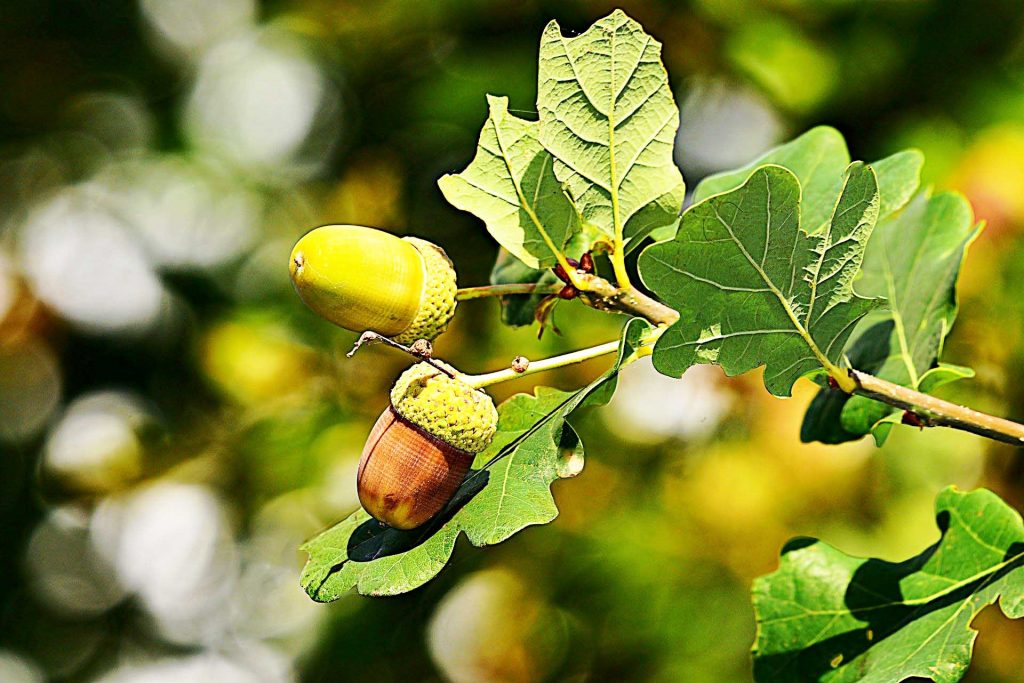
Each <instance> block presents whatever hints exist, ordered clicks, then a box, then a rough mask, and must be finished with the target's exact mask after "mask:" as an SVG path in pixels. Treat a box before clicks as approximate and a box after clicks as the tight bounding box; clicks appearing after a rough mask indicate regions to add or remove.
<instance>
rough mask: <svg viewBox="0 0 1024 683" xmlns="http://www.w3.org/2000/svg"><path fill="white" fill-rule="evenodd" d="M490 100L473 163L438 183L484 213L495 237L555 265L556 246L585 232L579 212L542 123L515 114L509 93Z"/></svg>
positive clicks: (522, 254)
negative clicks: (559, 175) (542, 134)
mask: <svg viewBox="0 0 1024 683" xmlns="http://www.w3.org/2000/svg"><path fill="white" fill-rule="evenodd" d="M487 104H488V108H489V114H488V118H487V122H486V123H485V124H484V127H483V130H482V131H480V141H479V145H478V147H477V152H476V156H475V157H474V159H473V161H472V163H470V165H469V166H467V167H466V169H465V170H464V171H462V172H461V173H458V174H455V175H451V174H449V175H445V176H442V177H441V179H440V180H438V181H437V184H438V186H439V187H440V188H441V192H442V193H443V194H444V196H445V199H447V200H448V202H449V203H450V204H451V205H452V206H454V207H456V208H459V209H463V210H465V211H469V212H471V213H473V214H474V215H476V216H478V217H479V218H480V219H481V220H483V221H484V223H485V224H486V225H487V230H488V232H490V233H491V236H492V237H494V239H495V240H496V241H497V242H498V243H499V244H500V245H501V246H503V247H504V248H505V249H507V250H508V251H509V252H510V253H512V254H513V255H515V257H516V258H518V259H519V260H520V261H522V262H523V263H525V264H526V265H527V266H529V267H531V268H546V267H549V266H553V265H555V262H556V261H555V251H556V250H557V251H561V250H562V248H563V247H564V246H565V243H566V242H567V241H568V240H569V239H570V238H571V237H572V236H573V235H574V234H575V233H576V232H578V231H579V229H580V224H579V215H578V213H577V211H576V209H575V207H573V205H572V202H571V201H570V199H569V197H567V196H566V194H565V193H564V192H563V191H562V186H561V183H560V182H559V181H558V180H557V179H556V178H555V174H554V169H553V163H554V162H553V160H552V158H551V155H550V154H549V153H548V152H547V151H546V150H545V149H544V148H543V147H542V146H541V144H540V141H539V139H538V124H537V122H535V121H526V120H523V119H520V118H518V117H516V116H513V115H512V114H510V113H509V111H508V98H507V97H494V96H488V97H487Z"/></svg>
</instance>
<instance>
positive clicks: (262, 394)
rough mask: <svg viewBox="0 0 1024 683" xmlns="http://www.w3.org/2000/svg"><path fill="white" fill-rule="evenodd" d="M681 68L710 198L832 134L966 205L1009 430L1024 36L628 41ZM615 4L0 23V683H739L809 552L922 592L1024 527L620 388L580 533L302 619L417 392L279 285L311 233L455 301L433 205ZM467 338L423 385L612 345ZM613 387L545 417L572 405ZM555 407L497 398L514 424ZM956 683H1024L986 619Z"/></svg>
mask: <svg viewBox="0 0 1024 683" xmlns="http://www.w3.org/2000/svg"><path fill="white" fill-rule="evenodd" d="M617 5H618V6H621V7H623V8H624V9H626V10H627V12H629V13H630V14H631V15H632V16H634V17H635V18H636V19H638V20H640V21H641V22H642V23H643V24H644V25H645V26H646V27H647V29H648V30H649V31H650V32H652V33H653V34H654V35H655V36H656V37H657V38H658V39H660V40H661V41H663V42H664V59H665V62H666V65H667V66H668V69H669V72H670V74H671V77H672V81H673V85H674V88H675V92H676V96H677V99H678V101H679V103H680V108H681V117H682V121H681V127H680V133H679V137H678V146H677V149H676V159H677V161H678V163H679V165H680V167H681V168H682V170H683V174H684V176H685V178H686V180H687V184H688V185H689V187H691V188H692V187H694V186H695V185H696V182H697V181H699V180H700V178H702V177H703V176H704V175H706V174H708V173H711V172H714V171H717V170H721V169H725V168H730V167H735V166H738V165H740V164H743V163H745V162H746V161H748V160H749V159H751V158H752V157H754V156H756V155H757V154H758V153H760V152H762V151H764V150H765V149H766V148H768V147H770V146H772V145H774V144H776V143H778V142H781V141H784V140H786V139H788V138H790V137H792V136H794V135H796V134H798V133H800V132H802V131H803V130H805V129H806V128H808V127H809V126H811V125H813V124H817V123H830V124H832V125H835V126H837V127H838V128H839V129H840V130H841V131H842V132H843V133H844V134H845V135H846V136H847V139H848V140H849V142H850V146H851V149H852V151H853V155H854V158H863V159H876V158H879V157H881V156H883V155H885V154H888V153H891V152H894V151H896V150H898V149H901V148H903V147H907V146H916V147H919V148H921V149H923V150H924V151H925V153H926V155H927V165H926V167H925V171H924V174H925V182H926V183H927V184H933V185H934V186H935V187H937V188H953V189H957V190H960V191H962V192H964V193H966V194H967V195H968V196H969V198H970V199H971V201H972V202H973V204H974V207H975V210H976V212H977V215H978V217H979V218H982V219H985V220H986V221H987V222H988V229H987V230H986V231H985V233H984V234H983V235H982V236H981V238H980V239H979V240H978V241H977V242H976V243H975V245H974V246H973V247H972V249H971V253H970V257H969V259H968V262H967V266H966V269H965V271H964V273H963V278H962V281H961V289H960V291H961V301H962V309H961V314H960V318H959V321H958V323H957V326H956V329H955V330H954V332H953V334H952V336H951V337H950V339H949V341H948V343H947V347H946V352H945V357H946V359H947V360H949V361H951V362H954V363H962V364H970V365H973V366H974V367H975V368H976V369H977V372H978V376H977V378H976V379H974V380H972V381H967V382H962V383H960V384H957V385H954V386H952V387H949V389H948V391H947V392H946V394H945V395H946V396H949V397H953V398H955V399H957V400H962V401H964V402H967V403H969V404H971V405H974V406H976V407H978V408H980V409H984V410H988V411H990V412H994V413H996V414H1000V415H1007V416H1010V417H1015V418H1016V419H1018V420H1020V419H1022V418H1024V296H1021V293H1022V287H1024V4H1022V3H1021V2H1020V1H1019V0H984V1H982V2H975V3H964V2H959V1H958V0H946V1H937V0H902V1H896V2H864V1H862V0H829V1H828V2H820V1H815V0H695V1H693V2H668V1H663V2H662V1H657V0H640V1H636V2H629V1H623V2H620V3H617ZM614 6H615V4H613V3H609V2H585V1H583V0H575V1H569V2H564V1H563V2H543V1H540V0H521V1H519V2H498V1H493V2H492V1H488V2H484V1H472V0H435V1H433V2H418V1H415V0H405V1H397V0H390V1H389V0H377V1H376V2H356V1H351V2H345V1H342V0H270V1H267V2H258V1H257V0H49V1H47V0H4V2H3V3H2V4H0V577H3V581H2V582H0V681H3V682H4V683H36V682H39V681H69V682H75V681H95V680H99V681H103V682H104V683H113V682H116V683H133V682H136V681H145V682H146V683H164V682H165V681H166V682H172V681H173V682H178V681H198V682H200V683H205V682H216V683H221V682H228V683H234V682H239V683H246V682H249V681H256V682H263V681H267V682H276V681H293V680H294V681H383V682H388V681H403V682H406V681H442V680H448V681H455V682H457V683H462V682H472V681H500V682H506V681H507V682H512V683H515V682H520V681H523V682H525V681H545V680H550V681H701V682H702V681H723V682H724V681H747V680H749V679H750V665H749V661H748V650H749V647H750V644H751V642H752V640H753V636H754V621H753V612H752V609H751V607H750V603H749V598H748V589H749V584H750V582H751V580H752V579H753V578H754V577H755V576H757V575H759V574H763V573H766V572H769V571H772V570H773V569H774V568H775V566H776V562H777V554H778V551H779V549H780V547H781V545H782V543H783V542H784V541H785V540H786V539H787V538H789V537H791V536H793V535H798V534H800V535H814V536H820V537H824V538H825V539H827V540H828V541H829V542H831V543H833V544H835V545H838V546H839V547H840V548H842V549H844V550H845V551H847V552H852V553H858V554H872V555H876V556H881V557H884V558H887V559H893V560H895V559H902V558H904V557H906V556H908V555H910V554H915V553H917V552H919V551H920V550H922V549H923V548H924V547H925V546H926V545H928V544H930V543H932V542H934V541H935V540H936V538H937V531H936V529H935V525H934V519H933V514H932V505H933V499H934V496H935V494H936V493H937V492H938V491H939V490H940V489H941V488H942V487H944V486H946V485H948V484H957V485H958V486H960V487H963V488H972V487H977V486H987V487H990V488H992V489H994V490H996V491H997V492H999V493H1000V494H1001V495H1003V496H1004V497H1005V498H1006V499H1007V500H1008V501H1009V502H1010V503H1011V504H1013V505H1015V506H1016V507H1017V508H1018V509H1024V479H1022V477H1024V460H1021V458H1020V455H1019V452H1017V451H1015V450H1013V449H1011V448H1008V447H1005V446H1000V445H997V444H993V443H988V442H986V441H984V440H982V439H980V438H977V437H973V436H970V435H964V434H961V433H957V432H953V431H941V430H933V431H927V432H923V433H918V432H917V431H916V430H912V429H910V428H906V427H901V428H897V430H896V432H895V433H894V435H893V436H892V438H890V440H889V442H888V443H887V444H886V446H885V448H884V449H881V450H878V449H875V448H874V446H873V445H872V443H871V442H870V440H865V441H861V442H858V443H854V444H848V445H846V446H843V447H824V446H820V445H802V444H800V443H799V440H798V433H799V427H800V421H801V417H802V414H803V411H804V409H805V407H806V405H807V403H808V401H809V399H810V397H811V395H812V394H813V393H814V387H812V386H811V385H810V384H809V383H801V385H800V386H798V391H797V393H796V395H795V397H794V398H793V399H790V400H778V399H773V398H771V397H770V396H769V395H768V394H767V392H765V391H764V390H763V388H761V386H760V378H759V377H758V376H757V375H756V373H752V374H751V375H750V376H745V377H740V378H737V379H732V380H727V379H725V378H724V377H723V376H722V373H721V372H720V371H719V370H718V369H717V368H713V367H697V368H694V369H692V370H691V371H690V372H688V373H687V374H686V376H685V378H684V379H683V380H682V381H672V380H668V379H666V378H662V377H659V376H658V375H657V374H656V373H654V372H653V371H652V370H651V368H650V366H649V365H648V366H646V367H645V366H644V365H642V364H637V365H636V366H634V367H631V368H630V369H629V371H628V372H626V373H625V374H624V376H623V377H622V380H621V389H620V391H619V393H618V394H617V396H616V398H615V400H614V402H613V403H612V405H610V406H609V407H607V408H605V409H602V410H600V411H597V412H594V413H592V414H590V415H589V417H588V419H587V423H586V425H585V429H584V430H583V436H584V441H585V443H587V444H588V449H587V455H588V460H587V466H586V470H585V471H584V473H583V474H582V475H581V476H580V477H579V478H577V479H575V480H572V481H567V482H559V483H556V484H555V494H556V498H557V500H558V503H559V506H560V508H561V511H562V513H561V516H560V517H559V519H558V520H557V521H556V522H555V523H554V524H552V525H551V526H549V527H545V528H533V529H528V530H526V531H524V532H523V533H521V534H519V535H517V536H515V537H514V538H513V539H512V540H510V541H508V542H507V543H504V544H502V545H500V546H497V547H495V548H490V549H486V550H480V549H476V548H471V547H467V545H468V544H465V543H464V539H463V540H462V541H460V543H459V545H458V547H457V549H456V553H455V557H454V561H453V562H452V565H451V566H450V567H449V568H448V569H447V570H446V571H445V572H443V573H442V574H441V576H440V577H439V578H437V579H436V580H434V581H433V582H431V583H429V584H428V585H426V586H425V587H423V588H422V589H420V590H417V591H415V592H414V593H412V594H410V595H407V596H403V597H399V598H392V599H370V598H362V597H358V596H355V595H352V596H349V597H346V598H344V599H342V600H339V601H338V602H336V603H334V604H332V605H329V606H323V605H317V604H314V603H312V602H310V601H309V600H308V599H307V598H306V596H305V595H304V594H303V593H302V591H301V589H300V588H299V584H298V574H299V571H300V568H301V566H302V563H303V562H304V559H305V558H304V556H303V555H302V553H300V552H298V550H297V548H298V546H299V544H300V543H301V542H302V541H304V540H305V539H307V538H309V537H311V536H312V535H314V534H315V533H316V532H318V531H319V530H321V529H322V528H324V527H326V526H328V525H330V524H332V523H334V522H335V521H337V520H339V519H341V518H343V517H345V516H346V515H348V514H349V513H350V512H351V511H352V510H353V509H354V508H355V506H356V505H357V500H356V496H355V484H354V478H355V468H356V461H357V458H358V455H359V452H360V450H361V447H362V444H363V440H364V438H365V434H366V432H367V431H368V429H369V427H370V425H371V424H372V422H373V420H374V418H375V417H376V416H377V414H378V413H379V412H380V410H381V409H382V408H383V407H384V405H385V402H386V400H387V398H386V389H387V388H388V387H389V386H390V384H391V382H392V380H393V378H394V377H395V375H396V374H397V373H398V372H399V371H400V370H401V369H402V368H403V367H404V366H405V365H407V364H408V362H409V361H408V359H406V358H404V357H402V356H400V355H398V354H395V353H393V352H390V351H388V350H382V349H379V348H371V349H368V350H365V351H363V352H361V353H360V355H359V356H358V357H357V358H356V359H354V360H351V361H346V360H345V359H344V352H345V351H347V350H348V349H349V347H350V345H351V343H352V341H353V337H354V335H351V334H349V333H347V332H344V331H342V330H339V329H335V328H332V327H331V326H329V325H328V324H327V323H325V322H324V321H322V320H320V319H318V318H316V317H315V316H314V315H313V314H312V313H311V312H309V311H308V310H306V309H305V308H304V307H303V306H302V305H301V303H300V302H299V300H298V298H297V297H296V296H295V295H294V293H293V292H292V291H291V288H290V284H289V282H288V278H287V269H286V261H287V257H288V254H289V251H290V248H291V245H292V244H293V242H294V241H295V240H296V239H297V238H298V237H299V236H300V235H301V234H302V233H303V232H304V231H306V230H307V229H309V228H311V227H313V226H316V225H319V224H323V223H329V222H339V223H341V222H346V223H359V224H366V225H372V226H377V227H381V228H385V229H388V230H391V231H394V232H396V233H399V234H407V233H412V234H416V235H420V236H423V237H426V238H429V239H431V240H434V241H436V242H437V243H439V244H441V245H443V246H444V247H445V248H446V249H447V251H448V254H449V255H450V256H451V258H452V259H453V260H454V262H455V264H456V266H457V267H458V271H459V276H460V284H461V285H463V286H469V285H477V284H485V283H486V281H487V278H488V274H489V271H490V267H491V264H492V262H493V256H494V255H495V253H496V247H495V245H494V243H493V242H492V241H491V240H490V238H489V237H488V235H487V234H486V232H485V230H484V229H483V226H482V225H481V224H479V223H478V222H477V221H476V220H475V219H473V218H472V217H470V216H468V215H466V214H462V213H459V212H457V211H456V210H454V209H453V208H451V207H449V206H447V205H446V204H445V202H444V201H443V199H442V197H441V195H440V193H439V192H438V190H437V188H436V186H435V181H436V179H437V178H438V177H439V176H440V175H441V174H443V173H445V172H449V171H453V170H459V169H461V168H462V167H463V166H464V165H465V164H466V163H467V162H468V161H469V159H470V158H472V155H473V153H474V150H475V142H476V137H477V134H478V131H479V128H480V125H481V124H482V122H483V120H484V117H485V114H486V104H485V100H484V94H485V93H497V94H507V95H509V96H510V97H511V107H512V108H513V109H516V110H519V111H520V112H530V111H531V110H533V109H534V104H533V103H534V96H535V78H536V51H537V44H538V41H539V36H540V32H541V30H542V28H543V26H544V24H545V23H546V22H547V21H548V20H549V19H551V18H557V19H558V20H559V22H560V23H561V24H562V26H563V27H564V29H565V30H566V31H582V30H584V29H585V28H586V27H587V26H589V25H590V23H591V22H592V21H594V20H595V19H597V18H599V17H601V16H603V15H604V14H606V13H607V12H609V11H610V10H611V9H612V8H613V7H614ZM556 322H557V323H558V324H559V327H560V328H561V329H562V332H563V336H561V337H559V336H557V335H554V334H551V333H548V334H546V335H545V336H544V338H543V340H541V341H538V340H537V338H536V336H537V335H536V329H530V328H523V329H519V330H513V329H509V328H503V327H502V326H501V324H500V322H499V316H498V309H497V305H496V304H495V303H494V302H493V301H479V302H467V303H464V304H462V305H461V306H460V313H459V316H458V317H457V320H456V323H455V324H454V327H453V329H452V330H451V331H450V332H449V333H448V334H447V335H445V336H444V337H442V338H441V339H440V340H439V341H438V343H437V345H436V349H437V353H438V355H440V356H442V357H444V358H447V359H448V360H451V361H453V362H454V363H456V364H457V365H458V366H459V367H460V368H462V369H464V370H466V371H467V372H481V371H485V370H491V369H495V368H497V367H500V366H504V365H507V363H508V362H509V360H510V359H511V358H512V357H513V356H515V355H517V354H523V355H526V356H529V357H534V358H536V357H540V356H542V355H545V354H549V353H554V352H557V351H560V350H567V349H571V348H578V347H581V346H583V345H586V344H589V343H594V342H597V341H604V340H606V339H611V338H613V337H614V335H615V333H616V331H617V329H618V327H619V325H621V322H622V321H621V319H617V318H613V317H611V316H606V315H603V314H600V313H597V312H594V311H590V310H585V309H583V308H582V307H580V306H579V305H578V304H572V305H562V306H561V307H560V308H559V310H558V312H557V314H556ZM602 368H603V364H602V362H601V361H596V362H593V363H590V364H587V365H584V366H582V367H578V368H573V369H569V370H564V371H562V372H560V373H557V374H552V375H550V376H542V377H541V378H540V380H541V381H543V382H545V383H547V384H550V385H553V386H558V387H561V388H566V389H569V388H574V387H577V386H579V385H580V384H582V383H584V382H586V381H588V380H589V379H590V378H592V377H593V376H595V375H596V374H597V373H599V372H601V370H602ZM533 380H534V378H529V380H527V379H524V380H520V381H518V382H515V383H511V384H509V385H502V386H500V387H496V388H495V390H494V392H493V393H494V394H495V397H496V398H498V399H501V398H505V397H507V396H509V395H511V394H512V393H514V392H516V391H526V390H529V389H530V388H531V386H532V382H533ZM977 625H978V626H980V627H981V630H982V635H981V637H980V638H979V640H978V643H977V648H976V649H977V652H976V656H975V661H974V666H973V667H972V669H971V671H970V674H969V675H968V680H970V681H975V682H983V681H993V682H994V681H1019V680H1020V676H1021V674H1020V672H1021V671H1022V670H1024V648H1021V647H1020V643H1021V642H1022V639H1024V626H1022V625H1021V624H1019V623H1017V624H1014V623H1011V622H1009V621H1007V620H1005V619H1004V618H1003V617H1001V616H1000V615H999V614H998V612H996V611H995V610H993V609H990V610H987V611H986V612H985V613H984V614H983V615H982V616H981V617H980V618H979V619H978V621H977Z"/></svg>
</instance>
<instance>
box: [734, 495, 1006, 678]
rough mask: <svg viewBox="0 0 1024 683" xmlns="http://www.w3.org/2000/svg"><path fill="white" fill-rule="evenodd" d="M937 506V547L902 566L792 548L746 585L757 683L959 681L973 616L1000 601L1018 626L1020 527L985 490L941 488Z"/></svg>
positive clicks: (809, 543) (804, 546)
mask: <svg viewBox="0 0 1024 683" xmlns="http://www.w3.org/2000/svg"><path fill="white" fill-rule="evenodd" d="M935 507H936V521H937V523H938V526H939V530H940V531H941V532H942V538H941V539H940V540H939V541H938V542H937V543H936V544H935V545H933V546H931V547H929V548H927V549H926V550H925V551H924V552H922V553H921V554H920V555H918V556H916V557H913V558H911V559H909V560H906V561H904V562H886V561H884V560H879V559H864V558H858V557H852V556H850V555H846V554H845V553H843V552H841V551H839V550H837V549H835V548H833V547H832V546H829V545H827V544H825V543H822V542H821V541H817V540H814V539H795V540H793V541H790V542H789V544H787V546H786V548H785V549H784V550H783V553H782V559H781V562H780V566H779V569H778V570H777V571H776V572H774V573H772V574H769V575H768V576H764V577H761V578H759V579H757V580H756V581H755V582H754V587H753V595H754V609H755V612H756V615H757V623H758V630H757V641H756V642H755V644H754V676H755V678H756V680H758V681H764V682H766V683H768V682H771V683H786V682H788V681H792V682H793V683H797V682H799V683H806V682H808V681H821V682H828V683H840V682H853V681H858V682H859V683H897V682H898V681H903V680H907V679H910V678H914V677H920V678H922V679H927V680H933V681H936V682H937V683H952V682H953V681H959V680H960V679H961V678H962V677H963V675H964V673H965V672H966V670H967V666H968V664H969V663H970V660H971V651H972V648H973V645H974V639H975V638H976V637H977V631H975V630H973V629H972V628H971V627H970V624H971V621H972V620H973V619H974V617H975V616H976V615H977V614H978V612H980V611H981V610H982V609H983V608H984V607H986V606H987V605H991V604H993V603H995V602H996V600H997V599H998V600H999V604H1000V606H1001V608H1002V611H1003V613H1004V614H1006V616H1008V617H1010V618H1011V619H1017V618H1020V617H1021V616H1024V570H1022V567H1024V525H1022V523H1021V517H1020V515H1019V514H1017V512H1016V511H1014V510H1013V509H1011V508H1010V507H1009V506H1008V505H1006V503H1004V502H1003V501H1002V500H1000V499H999V497H998V496H996V495H995V494H994V493H992V492H991V491H986V490H984V489H981V490H978V491H973V492H970V493H965V492H961V491H957V490H956V489H953V488H949V489H946V490H945V491H943V492H942V493H941V494H939V497H938V500H937V501H936V506H935Z"/></svg>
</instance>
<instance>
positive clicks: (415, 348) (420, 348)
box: [409, 339, 434, 358]
mask: <svg viewBox="0 0 1024 683" xmlns="http://www.w3.org/2000/svg"><path fill="white" fill-rule="evenodd" d="M409 348H410V349H412V352H413V354H415V355H417V356H419V357H420V358H430V357H431V356H432V355H433V354H434V346H433V344H431V343H430V342H429V341H428V340H426V339H417V340H416V341H414V342H413V343H412V346H411V347H409Z"/></svg>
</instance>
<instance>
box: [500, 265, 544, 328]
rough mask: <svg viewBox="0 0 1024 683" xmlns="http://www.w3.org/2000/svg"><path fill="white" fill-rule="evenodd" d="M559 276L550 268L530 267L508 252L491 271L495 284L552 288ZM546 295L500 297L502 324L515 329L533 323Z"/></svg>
mask: <svg viewBox="0 0 1024 683" xmlns="http://www.w3.org/2000/svg"><path fill="white" fill-rule="evenodd" d="M558 281H559V280H558V277H557V276H556V275H555V274H554V273H553V272H552V271H551V269H550V268H545V269H543V270H539V269H537V268H531V267H530V266H528V265H526V264H525V263H523V262H522V261H520V260H519V259H517V258H516V257H514V256H512V254H511V253H509V252H508V251H504V250H502V251H501V252H499V253H498V258H497V259H496V260H495V261H494V267H493V268H492V269H491V284H492V285H518V284H533V285H553V284H555V283H556V282H558ZM544 297H545V295H544V294H538V293H533V294H515V295H512V296H504V297H501V322H503V323H505V324H506V325H511V326H512V327H522V326H523V325H530V324H532V323H533V322H534V320H535V316H534V312H535V311H536V310H537V306H539V305H540V302H541V300H542V299H544Z"/></svg>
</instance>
